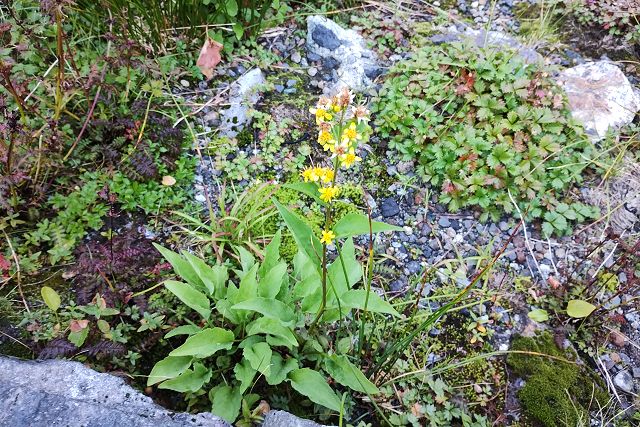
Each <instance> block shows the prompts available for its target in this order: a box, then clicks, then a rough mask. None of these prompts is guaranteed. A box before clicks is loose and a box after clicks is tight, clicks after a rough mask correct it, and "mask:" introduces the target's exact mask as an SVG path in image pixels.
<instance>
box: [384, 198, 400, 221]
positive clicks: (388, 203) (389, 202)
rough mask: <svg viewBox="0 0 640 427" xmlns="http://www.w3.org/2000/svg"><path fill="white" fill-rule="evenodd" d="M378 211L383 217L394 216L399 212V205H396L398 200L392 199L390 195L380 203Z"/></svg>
mask: <svg viewBox="0 0 640 427" xmlns="http://www.w3.org/2000/svg"><path fill="white" fill-rule="evenodd" d="M380 213H381V214H382V216H383V217H385V218H390V217H392V216H396V215H398V214H399V213H400V206H398V202H396V201H395V200H393V199H392V198H391V197H388V198H386V199H384V200H383V201H382V204H381V205H380Z"/></svg>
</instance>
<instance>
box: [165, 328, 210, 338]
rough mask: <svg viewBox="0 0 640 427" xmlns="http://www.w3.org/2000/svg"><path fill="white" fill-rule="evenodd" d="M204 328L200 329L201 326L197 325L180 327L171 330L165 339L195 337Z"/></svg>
mask: <svg viewBox="0 0 640 427" xmlns="http://www.w3.org/2000/svg"><path fill="white" fill-rule="evenodd" d="M201 329H202V328H200V327H199V326H196V325H183V326H178V327H177V328H174V329H172V330H170V331H169V332H167V333H166V334H165V336H164V337H165V338H171V337H175V336H178V335H193V334H197V333H198V332H200V330H201Z"/></svg>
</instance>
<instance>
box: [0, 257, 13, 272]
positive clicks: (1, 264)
mask: <svg viewBox="0 0 640 427" xmlns="http://www.w3.org/2000/svg"><path fill="white" fill-rule="evenodd" d="M9 268H11V263H10V262H9V260H8V259H6V258H5V257H4V256H3V255H2V254H0V273H1V272H2V271H3V270H6V271H9Z"/></svg>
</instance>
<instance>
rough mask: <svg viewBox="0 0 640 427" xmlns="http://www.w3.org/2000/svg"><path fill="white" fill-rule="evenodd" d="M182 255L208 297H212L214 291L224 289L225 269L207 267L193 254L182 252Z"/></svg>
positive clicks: (227, 274) (226, 277)
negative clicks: (202, 285)
mask: <svg viewBox="0 0 640 427" xmlns="http://www.w3.org/2000/svg"><path fill="white" fill-rule="evenodd" d="M183 255H184V257H185V258H186V259H187V261H188V262H189V264H191V267H192V268H193V270H194V271H195V272H196V274H197V275H198V277H199V278H200V280H201V281H202V283H203V284H204V287H205V288H206V290H207V292H208V294H209V295H213V294H214V291H215V290H216V289H220V288H224V285H225V284H226V282H227V279H228V278H229V273H228V272H227V267H225V266H222V265H215V266H213V267H209V266H208V265H207V263H206V262H204V261H203V260H201V259H200V258H198V257H197V256H195V255H193V254H190V253H188V252H183Z"/></svg>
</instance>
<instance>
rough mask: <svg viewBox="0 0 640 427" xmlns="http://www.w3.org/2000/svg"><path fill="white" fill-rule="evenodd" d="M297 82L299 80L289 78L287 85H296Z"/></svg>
mask: <svg viewBox="0 0 640 427" xmlns="http://www.w3.org/2000/svg"><path fill="white" fill-rule="evenodd" d="M296 84H298V81H297V80H296V79H289V80H287V87H294V86H295V85H296Z"/></svg>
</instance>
